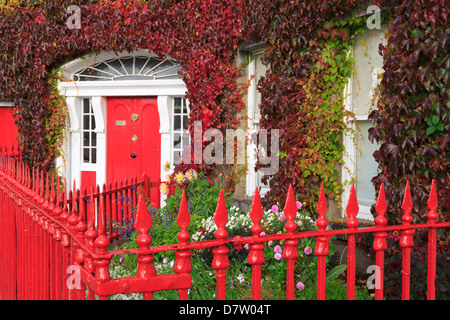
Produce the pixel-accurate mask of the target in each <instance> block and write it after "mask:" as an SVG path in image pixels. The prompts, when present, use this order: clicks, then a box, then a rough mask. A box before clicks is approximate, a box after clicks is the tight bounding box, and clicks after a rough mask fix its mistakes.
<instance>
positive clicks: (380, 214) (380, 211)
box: [372, 183, 387, 300]
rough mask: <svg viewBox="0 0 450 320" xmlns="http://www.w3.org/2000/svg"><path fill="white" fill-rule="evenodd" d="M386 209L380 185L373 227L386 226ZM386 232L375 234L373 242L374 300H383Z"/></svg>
mask: <svg viewBox="0 0 450 320" xmlns="http://www.w3.org/2000/svg"><path fill="white" fill-rule="evenodd" d="M386 209H387V203H386V195H385V191H384V184H383V183H381V186H380V192H379V193H378V199H377V203H376V205H375V210H376V212H377V216H376V218H375V225H376V226H377V227H379V228H383V227H385V226H386V225H387V219H386V217H385V216H384V213H385V212H386ZM386 237H387V232H385V231H381V232H375V233H374V240H373V246H372V248H373V250H374V251H375V263H376V265H377V269H376V270H375V272H376V273H375V299H376V300H383V279H384V251H385V250H386V249H387V241H386Z"/></svg>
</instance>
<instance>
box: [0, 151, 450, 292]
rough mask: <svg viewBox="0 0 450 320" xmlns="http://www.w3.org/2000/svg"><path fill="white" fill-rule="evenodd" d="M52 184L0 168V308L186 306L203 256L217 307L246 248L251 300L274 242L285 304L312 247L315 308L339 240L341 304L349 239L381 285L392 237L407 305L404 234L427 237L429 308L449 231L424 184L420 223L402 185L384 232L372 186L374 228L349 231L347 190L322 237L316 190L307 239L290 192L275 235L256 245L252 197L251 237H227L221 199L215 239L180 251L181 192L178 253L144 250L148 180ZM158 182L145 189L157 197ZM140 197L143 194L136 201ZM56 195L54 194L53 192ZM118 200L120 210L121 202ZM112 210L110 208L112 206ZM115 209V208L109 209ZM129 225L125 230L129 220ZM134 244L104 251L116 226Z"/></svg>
mask: <svg viewBox="0 0 450 320" xmlns="http://www.w3.org/2000/svg"><path fill="white" fill-rule="evenodd" d="M59 181H60V179H58V178H57V176H53V175H48V174H47V173H45V174H44V173H43V172H39V171H38V170H35V169H30V168H28V167H26V166H25V165H24V164H23V163H22V162H17V161H15V160H14V159H6V160H3V163H2V166H1V169H0V237H1V238H2V240H3V241H2V242H3V245H2V248H1V249H0V298H1V299H81V300H84V299H100V300H106V299H108V297H109V296H111V295H115V294H127V293H143V297H144V299H152V298H153V293H154V292H157V291H164V290H177V291H178V295H179V298H180V299H183V300H184V299H187V298H188V290H189V289H190V288H191V286H192V275H191V271H192V264H191V256H192V252H193V251H194V250H201V249H211V250H212V254H213V260H212V264H211V267H212V269H213V270H215V272H216V278H217V288H216V297H217V299H218V300H223V299H225V294H226V271H227V269H229V267H230V261H229V252H230V249H229V246H230V245H233V246H234V247H235V248H237V249H240V248H242V247H243V246H244V245H249V253H248V259H247V261H248V263H249V264H250V265H251V266H252V286H251V290H252V299H255V300H257V299H261V266H262V265H263V264H264V263H265V258H264V252H263V251H264V248H265V246H266V243H268V242H269V241H274V240H283V241H284V242H283V243H284V250H283V253H282V258H283V259H285V260H286V265H287V268H286V298H287V299H288V300H292V299H295V283H294V268H295V261H296V259H297V258H298V256H299V254H298V243H299V240H300V239H303V238H313V239H314V240H315V242H316V246H315V250H314V254H315V255H316V256H317V299H319V300H323V299H325V298H326V296H325V280H326V258H327V256H328V255H329V254H330V239H331V236H333V235H339V234H346V235H348V253H347V271H346V273H347V274H346V279H347V299H349V300H352V299H354V298H355V257H356V254H355V234H357V233H358V234H360V233H371V234H373V236H374V240H373V249H374V250H375V252H376V265H377V267H378V268H379V270H380V276H381V279H383V270H384V264H385V262H384V253H385V251H386V250H387V241H386V237H387V232H388V231H391V230H400V234H401V238H400V246H401V248H402V251H403V264H402V298H403V299H409V294H410V268H411V250H412V246H413V245H414V243H413V234H414V232H415V230H416V229H419V228H426V229H428V262H427V264H428V273H427V278H428V280H427V284H428V287H427V298H428V299H434V298H435V278H436V230H437V229H438V228H448V227H450V222H448V221H446V222H437V220H438V213H437V208H438V203H437V195H436V188H435V182H434V181H433V184H432V188H431V191H430V196H429V200H428V208H429V211H428V214H427V218H428V222H427V223H421V224H412V217H411V210H412V201H411V195H410V190H409V183H408V184H407V186H406V189H405V196H404V200H403V204H402V208H403V212H404V213H403V216H402V222H403V224H401V225H392V226H388V225H387V219H386V217H385V213H386V208H387V204H386V199H385V193H384V186H383V185H381V187H380V192H379V196H378V200H377V204H376V211H377V214H378V215H377V217H376V218H375V226H373V227H365V228H358V225H359V223H358V220H357V219H356V215H357V213H358V211H359V208H358V203H357V200H356V193H355V189H354V187H353V186H352V188H351V192H350V198H349V202H348V204H347V207H346V213H347V216H348V219H347V221H346V226H347V228H346V229H343V230H328V228H327V226H328V221H327V219H326V218H325V213H326V211H327V205H326V200H325V193H324V187H323V184H322V186H321V190H320V197H319V201H318V205H317V213H318V215H319V217H318V219H317V220H316V225H317V227H318V230H317V231H305V232H296V229H297V224H296V223H295V221H294V219H295V216H296V212H297V206H296V202H295V197H294V192H293V188H292V186H290V187H289V191H288V194H287V198H286V205H285V208H284V211H283V212H284V215H285V217H286V223H285V230H286V232H285V233H279V234H270V235H262V234H261V232H262V227H261V225H260V223H261V219H262V217H263V209H262V206H261V201H260V196H259V193H258V189H256V190H255V197H254V200H253V204H252V207H251V210H250V213H249V215H250V218H251V220H252V222H253V225H252V226H251V228H250V231H251V233H252V235H251V236H245V237H242V236H236V237H233V238H229V237H228V231H227V229H226V228H225V226H226V224H227V222H228V213H227V208H226V203H225V198H224V193H223V191H221V193H220V195H219V198H218V203H217V208H216V212H215V214H214V222H215V224H216V226H217V230H216V231H215V233H214V236H215V239H213V240H203V241H196V242H190V241H189V240H190V234H189V232H188V227H189V225H190V222H191V218H190V215H189V211H188V205H187V201H186V195H185V193H184V192H183V195H182V199H181V205H180V210H179V215H178V217H177V220H176V221H177V224H178V226H179V228H180V231H179V233H178V235H177V238H178V240H179V241H178V243H174V244H170V245H162V246H150V244H151V242H152V238H151V236H150V235H149V231H150V230H151V228H152V217H151V216H150V214H149V209H148V203H146V202H145V198H146V196H145V192H150V191H149V190H150V189H152V188H151V185H150V184H149V183H148V179H145V178H144V179H143V180H140V181H138V180H137V179H136V178H133V179H131V180H130V182H129V183H128V182H126V183H124V184H121V185H120V186H119V185H117V186H116V185H114V186H103V190H102V191H100V189H99V187H97V188H96V189H94V188H92V189H91V190H90V192H89V194H87V191H84V190H83V192H80V190H76V189H75V186H74V188H73V190H71V191H69V192H66V189H65V187H66V186H65V184H64V183H62V182H61V185H60V184H59ZM158 184H159V182H158V183H156V184H154V185H153V188H158V187H159V185H158ZM146 189H147V191H146ZM61 190H62V191H61ZM126 199H128V202H127V200H126ZM117 200H118V201H117ZM114 206H115V207H114ZM133 219H134V220H133ZM132 221H134V224H133V226H132V227H133V228H134V229H135V230H136V231H137V233H138V236H137V239H136V243H137V245H138V248H135V249H126V250H112V251H110V250H107V248H108V246H109V245H110V243H111V241H112V239H113V238H115V237H117V235H118V234H119V230H120V227H121V226H123V225H121V223H131V222H132ZM168 251H174V252H175V263H174V266H173V271H174V273H173V274H157V272H156V269H155V266H154V263H153V261H154V254H156V253H160V252H168ZM130 253H131V254H135V255H137V259H136V261H137V263H138V268H137V272H136V275H134V276H128V277H121V278H116V279H112V278H111V276H110V272H109V268H110V265H111V260H112V258H113V257H114V256H122V255H126V254H130ZM71 268H76V269H77V270H80V284H79V285H78V286H73V285H72V282H71V281H72V280H73V279H72V278H71V275H70V274H69V273H68V272H67V270H69V271H70V270H71ZM382 283H383V281H381V285H380V286H378V287H377V288H376V289H375V299H377V300H381V299H383V285H382Z"/></svg>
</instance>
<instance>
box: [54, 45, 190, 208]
mask: <svg viewBox="0 0 450 320" xmlns="http://www.w3.org/2000/svg"><path fill="white" fill-rule="evenodd" d="M143 54H146V55H148V52H144V53H143V51H142V50H141V51H137V52H135V53H132V54H128V53H126V54H124V56H130V55H143ZM120 56H121V55H119V56H117V55H114V54H113V53H111V52H102V53H100V54H99V55H96V56H90V57H87V58H83V59H76V60H74V61H71V62H69V63H67V64H66V65H64V66H63V68H62V73H63V75H64V77H65V78H67V79H72V78H73V74H74V73H75V72H77V71H79V70H80V69H82V68H85V67H86V64H88V65H92V64H94V63H98V62H101V61H103V60H106V59H111V57H120ZM58 89H59V91H60V94H61V95H63V96H65V97H66V103H67V108H68V113H69V125H68V126H67V134H66V137H67V139H65V140H64V142H63V147H62V149H63V150H62V151H63V152H62V153H63V154H65V155H66V157H65V158H63V157H59V158H58V159H57V162H56V165H57V168H58V169H59V171H60V172H61V174H62V175H63V176H64V177H65V178H66V180H67V182H68V184H69V185H70V186H69V187H70V188H71V187H72V184H73V182H74V181H75V183H76V186H77V187H79V186H80V185H81V171H95V172H96V175H97V184H98V185H99V186H100V187H101V186H102V185H103V183H106V163H107V162H106V151H107V150H106V131H107V121H106V120H107V106H106V99H107V97H114V96H127V97H131V96H156V97H157V103H158V112H159V117H160V130H159V132H160V134H161V180H164V173H166V172H164V170H163V168H162V167H163V166H162V165H163V164H164V163H165V162H166V161H169V162H170V159H171V154H172V145H173V143H172V141H171V131H172V100H173V98H174V97H184V96H185V95H186V91H187V89H186V84H185V83H184V82H183V81H182V80H181V79H174V80H167V79H157V80H129V81H77V82H75V81H73V80H70V81H60V82H59V83H58ZM83 98H91V101H92V108H93V111H94V117H95V122H96V133H97V163H96V164H88V165H87V164H83V163H82V161H81V148H82V145H81V143H82V139H81V119H80V111H81V104H82V101H83ZM69 182H70V183H69ZM162 200H163V199H162ZM161 203H163V202H161Z"/></svg>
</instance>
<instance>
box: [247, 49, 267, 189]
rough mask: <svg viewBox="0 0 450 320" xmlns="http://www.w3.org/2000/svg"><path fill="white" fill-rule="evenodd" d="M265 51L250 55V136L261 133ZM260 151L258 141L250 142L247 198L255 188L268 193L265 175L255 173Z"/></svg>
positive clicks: (248, 149)
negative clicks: (261, 91) (264, 182)
mask: <svg viewBox="0 0 450 320" xmlns="http://www.w3.org/2000/svg"><path fill="white" fill-rule="evenodd" d="M263 55H264V53H263V51H256V52H254V53H253V54H250V63H249V67H248V69H249V77H252V76H254V77H253V78H250V79H251V81H250V87H249V89H248V110H247V112H248V113H247V115H248V117H249V120H248V129H249V134H250V136H252V135H253V134H255V133H257V132H258V131H259V120H260V118H261V113H260V108H259V105H260V103H261V93H260V92H259V90H258V82H259V80H260V79H261V77H262V76H264V75H265V74H266V71H267V70H268V66H266V65H264V64H263V63H262V57H263ZM257 154H258V150H257V148H256V141H250V142H249V144H248V147H247V158H248V162H247V163H248V173H247V179H246V190H247V196H253V193H254V191H255V187H258V188H261V193H264V192H266V191H268V188H267V186H266V185H265V184H263V183H262V182H261V179H262V177H263V174H262V173H261V172H260V171H257V172H255V170H254V168H255V165H256V160H257Z"/></svg>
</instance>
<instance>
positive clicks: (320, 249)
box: [314, 182, 330, 300]
mask: <svg viewBox="0 0 450 320" xmlns="http://www.w3.org/2000/svg"><path fill="white" fill-rule="evenodd" d="M317 213H318V214H319V218H317V221H316V225H317V227H318V228H319V231H321V232H324V231H326V229H327V225H328V221H327V219H326V218H325V214H326V213H327V201H326V199H325V189H324V184H323V182H322V185H321V187H320V194H319V201H318V202H317ZM315 240H316V247H315V249H314V254H315V255H316V256H317V300H325V280H326V259H327V256H328V255H329V254H330V237H327V236H318V237H315Z"/></svg>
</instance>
